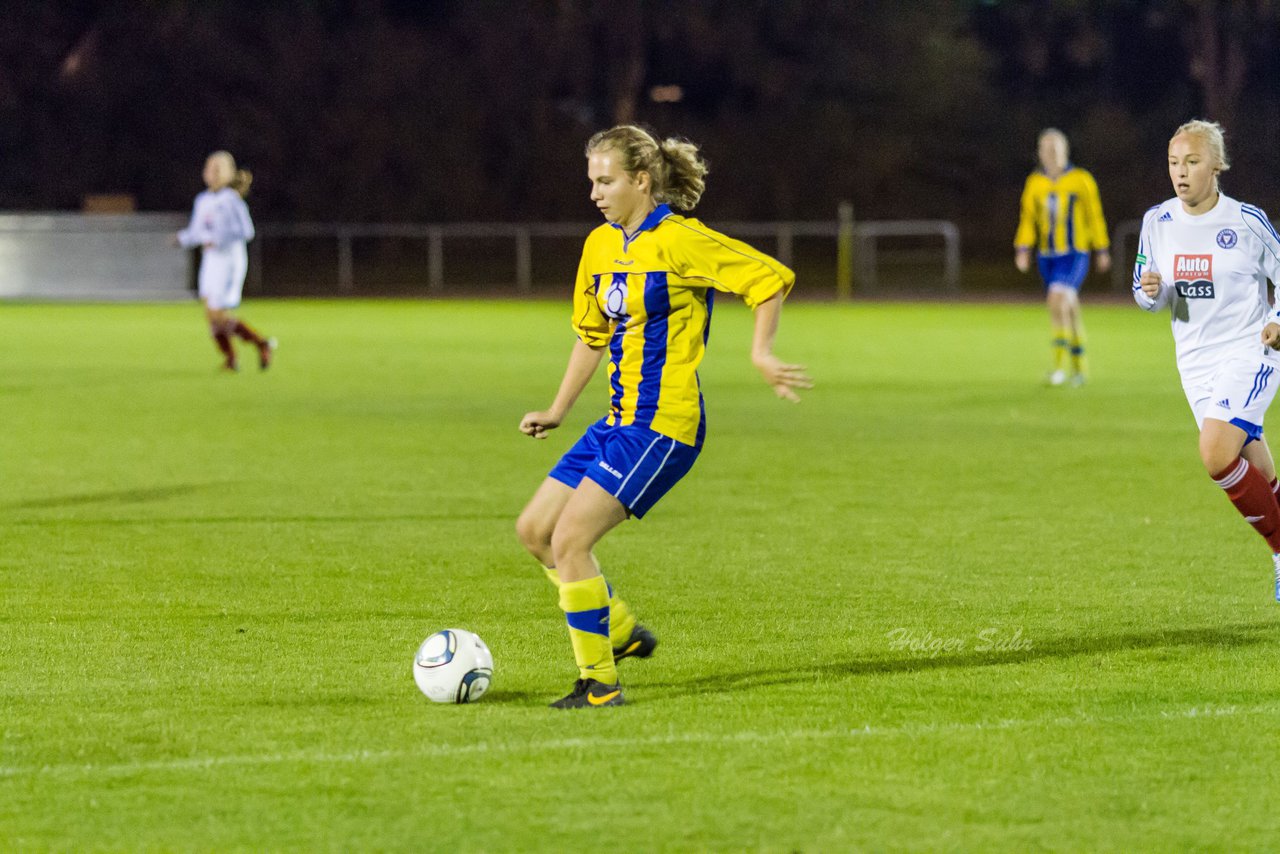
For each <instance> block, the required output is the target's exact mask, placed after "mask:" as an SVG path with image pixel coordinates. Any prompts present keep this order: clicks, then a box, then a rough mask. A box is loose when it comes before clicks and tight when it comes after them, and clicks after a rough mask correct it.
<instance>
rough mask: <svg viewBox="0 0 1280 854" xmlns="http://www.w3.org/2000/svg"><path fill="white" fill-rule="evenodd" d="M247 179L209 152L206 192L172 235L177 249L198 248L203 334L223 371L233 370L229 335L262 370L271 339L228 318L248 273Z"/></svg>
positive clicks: (225, 158)
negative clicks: (251, 351)
mask: <svg viewBox="0 0 1280 854" xmlns="http://www.w3.org/2000/svg"><path fill="white" fill-rule="evenodd" d="M252 181H253V176H252V175H250V174H249V172H247V171H246V170H244V169H237V168H236V162H235V159H234V158H232V156H231V155H230V153H228V152H226V151H215V152H214V153H213V154H210V155H209V157H208V159H207V160H206V161H205V164H204V182H205V186H207V187H208V188H209V189H207V190H205V191H204V192H202V193H200V195H198V196H196V200H195V204H194V205H193V206H192V209H191V223H190V225H188V226H187V227H186V228H185V229H183V230H182V231H180V232H178V235H177V242H178V244H179V245H180V246H184V247H186V248H188V249H194V248H195V247H197V246H199V247H201V249H202V252H201V258H200V274H199V294H200V299H201V301H202V302H203V303H204V306H205V318H206V319H207V320H208V321H209V332H210V334H211V335H212V336H213V340H214V342H215V343H216V344H217V346H218V349H219V351H221V352H222V355H223V360H224V361H223V365H222V367H223V368H224V369H225V370H230V371H234V370H237V368H238V365H237V363H236V352H235V347H234V346H233V345H232V343H231V339H232V337H233V336H235V337H239V338H241V339H243V340H245V341H249V342H250V343H252V344H253V345H254V346H255V347H257V348H258V362H259V365H260V366H261V367H262V369H263V370H266V369H267V368H268V367H269V366H270V365H271V356H272V351H273V350H274V349H275V339H268V338H263V337H262V336H261V335H259V334H258V333H257V332H254V331H253V330H252V329H250V328H249V327H248V326H247V325H246V324H245V323H244V322H243V321H240V320H237V319H236V318H234V317H232V316H231V314H230V312H231V309H233V308H236V307H238V306H239V305H240V295H241V291H242V290H243V288H244V277H245V274H246V273H247V272H248V269H249V252H248V249H247V244H248V242H249V241H250V240H252V239H253V237H254V229H253V219H252V217H250V216H249V208H248V206H247V205H246V204H245V203H244V196H245V194H246V193H248V192H249V185H250V183H251V182H252Z"/></svg>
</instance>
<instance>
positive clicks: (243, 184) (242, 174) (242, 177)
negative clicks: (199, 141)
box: [208, 151, 253, 199]
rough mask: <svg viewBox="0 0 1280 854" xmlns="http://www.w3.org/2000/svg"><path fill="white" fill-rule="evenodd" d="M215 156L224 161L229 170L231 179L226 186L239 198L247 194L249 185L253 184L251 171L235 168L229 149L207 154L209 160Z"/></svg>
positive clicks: (234, 161)
mask: <svg viewBox="0 0 1280 854" xmlns="http://www.w3.org/2000/svg"><path fill="white" fill-rule="evenodd" d="M214 158H217V159H218V160H222V161H224V162H225V163H226V164H227V166H228V167H229V171H230V172H231V180H229V181H227V186H228V187H230V188H231V189H233V190H235V191H236V192H237V193H239V194H240V198H242V199H243V198H245V197H246V196H248V195H249V187H250V185H252V184H253V173H252V172H250V171H249V170H248V169H237V168H236V159H235V158H234V157H232V156H231V152H230V151H215V152H213V154H210V155H209V158H208V159H209V160H213V159H214Z"/></svg>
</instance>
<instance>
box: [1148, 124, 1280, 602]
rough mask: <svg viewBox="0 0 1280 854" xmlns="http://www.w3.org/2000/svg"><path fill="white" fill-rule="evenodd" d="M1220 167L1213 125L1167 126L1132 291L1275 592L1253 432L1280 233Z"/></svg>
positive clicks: (1263, 467)
mask: <svg viewBox="0 0 1280 854" xmlns="http://www.w3.org/2000/svg"><path fill="white" fill-rule="evenodd" d="M1229 165H1230V164H1229V163H1228V162H1227V151H1226V146H1225V144H1224V142H1223V136H1222V128H1221V127H1220V126H1219V125H1218V124H1216V123H1214V122H1205V121H1199V120H1196V121H1190V122H1187V123H1186V124H1184V125H1183V126H1182V127H1180V128H1178V130H1177V132H1176V133H1174V135H1173V139H1171V140H1170V141H1169V178H1170V180H1171V181H1172V182H1173V191H1174V194H1175V198H1172V199H1169V200H1168V201H1166V202H1163V203H1161V204H1159V205H1156V206H1155V207H1153V208H1151V209H1150V210H1148V211H1147V213H1146V215H1145V216H1144V217H1143V219H1142V234H1141V237H1140V238H1139V244H1138V257H1137V262H1136V263H1135V265H1134V269H1133V298H1134V299H1135V300H1136V301H1137V303H1138V305H1139V306H1141V307H1142V308H1144V309H1146V310H1147V311H1157V310H1159V309H1162V308H1166V307H1167V308H1168V309H1169V313H1170V316H1171V317H1172V319H1173V341H1174V349H1175V351H1176V353H1177V362H1178V373H1179V374H1180V375H1181V377H1182V389H1183V391H1184V392H1185V393H1186V395H1187V402H1188V403H1189V404H1191V412H1192V413H1193V414H1194V415H1195V418H1196V424H1197V425H1198V426H1199V428H1200V459H1201V461H1202V462H1203V463H1204V467H1205V469H1206V470H1208V472H1209V475H1210V476H1211V477H1212V478H1213V480H1214V482H1215V483H1216V484H1218V486H1220V487H1222V489H1223V490H1224V491H1226V493H1227V497H1228V498H1230V499H1231V503H1232V504H1234V505H1235V506H1236V509H1237V510H1239V511H1240V514H1241V515H1242V516H1244V518H1245V519H1246V520H1247V521H1248V522H1249V524H1251V525H1253V527H1254V529H1255V530H1257V532H1258V533H1259V534H1261V535H1262V536H1263V538H1265V539H1266V541H1267V544H1268V545H1269V546H1271V551H1272V553H1273V555H1274V557H1273V559H1272V560H1273V563H1274V565H1275V572H1276V588H1275V595H1276V599H1277V601H1280V505H1278V504H1277V503H1276V495H1275V493H1276V488H1277V483H1276V471H1275V463H1274V462H1272V459H1271V451H1270V449H1268V447H1267V441H1266V438H1265V437H1264V436H1263V435H1262V417H1263V415H1265V414H1266V411H1267V407H1268V406H1269V405H1270V404H1271V399H1272V398H1273V397H1275V393H1276V383H1275V382H1272V380H1273V378H1274V374H1275V372H1276V368H1277V367H1280V355H1278V354H1277V353H1276V350H1275V349H1273V348H1276V347H1280V314H1278V313H1277V312H1275V311H1273V310H1272V308H1271V306H1270V304H1269V303H1268V301H1267V279H1271V281H1272V283H1280V236H1278V235H1277V234H1276V231H1275V229H1274V228H1272V226H1271V220H1269V219H1267V215H1266V214H1265V213H1263V212H1262V211H1261V210H1259V209H1258V208H1256V207H1254V206H1253V205H1247V204H1244V203H1242V202H1238V201H1236V200H1235V199H1233V198H1230V197H1228V196H1225V195H1223V194H1222V192H1221V191H1220V190H1219V189H1218V176H1219V175H1221V174H1222V173H1223V172H1225V171H1227V169H1228V168H1229ZM1166 277H1167V278H1166Z"/></svg>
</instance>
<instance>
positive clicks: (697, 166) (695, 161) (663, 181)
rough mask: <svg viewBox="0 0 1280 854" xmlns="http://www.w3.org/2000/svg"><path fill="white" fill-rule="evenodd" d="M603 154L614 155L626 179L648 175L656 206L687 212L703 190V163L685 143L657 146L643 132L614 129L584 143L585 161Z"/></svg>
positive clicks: (672, 141)
mask: <svg viewBox="0 0 1280 854" xmlns="http://www.w3.org/2000/svg"><path fill="white" fill-rule="evenodd" d="M605 150H609V151H616V152H617V153H618V155H619V156H620V164H621V166H622V169H623V171H625V172H626V173H627V174H628V175H635V174H636V173H638V172H648V173H649V180H650V181H651V182H652V184H653V199H654V201H656V202H661V203H665V204H669V205H671V206H672V207H674V208H679V209H680V210H682V211H691V210H693V209H694V208H695V207H697V205H698V201H699V200H700V199H701V198H702V193H703V191H704V190H706V188H707V181H706V177H707V172H708V171H709V169H708V166H707V161H706V160H704V159H703V157H702V154H701V153H700V152H699V151H698V146H697V145H695V144H694V143H692V142H689V141H688V140H685V139H677V138H675V137H669V138H667V139H664V140H662V141H661V142H659V141H658V139H657V137H656V136H655V135H654V134H652V133H650V132H649V131H648V130H646V129H645V128H642V127H638V126H636V125H618V126H617V127H614V128H610V129H609V130H603V131H600V132H599V133H597V134H595V135H594V136H592V137H591V139H589V140H588V141H587V146H586V153H587V156H588V157H589V156H591V154H593V153H595V152H597V151H605Z"/></svg>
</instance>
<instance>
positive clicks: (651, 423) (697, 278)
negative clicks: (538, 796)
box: [516, 125, 811, 709]
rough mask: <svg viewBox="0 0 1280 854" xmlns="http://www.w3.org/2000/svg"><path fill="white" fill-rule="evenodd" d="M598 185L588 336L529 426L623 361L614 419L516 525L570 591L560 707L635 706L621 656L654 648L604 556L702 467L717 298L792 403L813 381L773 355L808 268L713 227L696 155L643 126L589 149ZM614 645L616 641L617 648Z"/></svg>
mask: <svg viewBox="0 0 1280 854" xmlns="http://www.w3.org/2000/svg"><path fill="white" fill-rule="evenodd" d="M586 155H587V178H588V179H589V180H590V182H591V201H593V202H594V203H595V205H596V207H597V208H599V210H600V212H601V213H602V214H603V215H604V218H605V220H606V222H605V224H604V225H601V226H600V227H599V228H597V229H595V230H594V231H592V232H591V234H590V235H589V236H588V237H587V241H586V245H585V246H584V248H583V251H582V260H581V262H580V264H579V266H578V278H577V284H576V285H575V288H574V297H573V328H574V331H575V332H576V333H577V337H578V340H577V341H575V342H574V345H573V350H572V352H571V354H570V356H569V365H568V368H567V369H566V370H565V374H564V379H563V380H562V381H561V383H560V389H559V391H558V392H557V393H556V396H555V400H554V401H553V402H552V404H551V406H550V408H548V409H546V410H543V411H538V412H530V413H528V414H526V415H525V416H524V418H523V419H521V421H520V431H521V432H522V433H524V434H525V435H527V436H532V437H533V438H535V439H544V438H546V436H547V432H548V431H550V430H553V429H555V428H556V427H558V426H560V423H561V422H562V421H563V420H564V418H565V416H566V415H567V414H568V412H569V410H570V408H571V407H572V406H573V404H574V402H575V401H576V400H577V399H578V395H579V394H580V393H581V392H582V390H583V389H584V388H585V387H586V385H587V383H588V382H589V381H590V379H591V376H592V374H593V373H594V372H595V370H596V368H597V367H598V366H599V364H600V362H601V360H602V359H603V358H604V355H605V353H606V351H607V352H608V354H609V368H608V375H609V388H610V394H611V397H610V401H609V414H608V415H606V416H605V417H604V418H602V419H600V420H599V421H597V422H596V423H595V424H593V425H592V426H591V427H590V428H588V429H587V432H586V434H585V435H583V437H582V438H581V439H579V440H578V442H577V444H575V445H574V446H573V447H572V448H570V449H569V451H568V452H567V453H566V454H565V455H564V456H563V457H561V459H560V461H559V463H557V464H556V466H555V467H554V468H553V469H552V470H551V473H550V474H549V476H548V477H547V479H546V480H545V481H544V482H543V483H542V485H541V486H540V487H539V488H538V490H537V492H535V493H534V496H533V498H532V499H531V500H530V501H529V504H528V505H527V506H526V507H525V508H524V511H523V512H522V513H521V514H520V518H519V520H518V521H517V523H516V530H517V533H518V534H519V536H520V540H521V542H522V543H523V544H524V546H525V548H527V549H528V550H529V551H530V552H531V553H532V554H533V556H534V557H536V558H537V559H538V560H539V561H541V562H542V564H543V565H544V566H545V567H547V574H548V577H549V578H551V580H552V581H554V582H556V583H557V585H558V587H559V590H560V607H561V608H562V609H563V610H564V612H565V617H566V619H567V620H568V623H569V637H570V640H571V642H572V645H573V651H574V657H575V658H576V659H577V664H578V673H579V677H580V678H579V679H578V680H577V682H576V683H575V684H574V688H573V691H572V692H570V693H569V695H568V696H566V697H564V698H562V699H560V700H557V701H556V702H554V703H552V704H551V705H552V706H553V707H555V708H560V709H569V708H588V707H591V706H614V705H619V704H621V703H622V689H621V687H620V685H619V683H618V671H617V668H616V666H615V662H616V660H617V659H619V658H622V657H625V656H628V655H637V656H648V655H649V654H650V653H651V652H652V651H653V646H654V644H656V640H655V639H654V638H653V636H652V635H651V634H650V633H648V632H647V631H645V630H644V628H643V627H641V626H639V625H638V624H637V623H636V621H635V617H634V616H633V615H632V614H631V613H630V610H629V609H628V608H627V607H626V605H625V603H623V602H622V600H620V599H618V598H617V596H615V595H613V591H612V590H611V589H610V587H609V585H608V584H606V583H605V580H604V578H603V577H602V576H601V574H600V567H599V565H598V564H597V563H596V560H595V557H594V556H593V554H592V549H593V548H594V547H595V544H596V543H597V542H599V541H600V539H601V538H602V537H603V536H604V535H605V534H607V533H608V532H609V531H610V530H612V529H613V528H614V527H615V526H616V525H618V524H619V523H621V522H622V521H624V520H625V519H626V518H627V517H629V516H635V517H636V518H640V517H642V516H644V514H645V513H646V512H647V511H648V510H649V508H650V507H652V506H653V505H654V504H655V503H656V502H657V501H658V499H660V498H661V497H662V496H663V495H665V494H666V493H667V491H668V490H670V489H671V487H673V486H675V484H676V482H677V481H679V480H680V478H682V477H684V475H685V474H686V473H687V472H688V471H689V469H690V468H691V467H692V466H693V463H694V461H695V460H696V459H697V458H698V453H699V451H700V450H701V448H702V439H703V434H704V432H705V428H706V422H705V419H704V413H703V402H702V394H701V392H700V389H699V383H698V375H697V368H698V364H699V363H700V362H701V361H702V356H703V353H704V351H705V347H706V342H707V336H708V333H709V331H710V321H711V307H712V302H713V299H712V298H713V295H714V292H715V291H717V290H719V291H725V292H728V293H732V294H737V295H738V296H740V297H742V299H743V300H744V301H745V302H746V303H747V304H748V305H750V306H751V307H752V308H753V309H754V310H755V333H754V337H753V340H752V348H751V358H752V361H753V363H754V364H755V366H756V368H757V369H759V371H760V373H761V374H762V375H763V376H764V380H765V382H767V383H768V384H769V385H771V386H773V389H774V391H775V392H776V393H777V394H778V396H779V397H782V398H785V399H787V400H792V401H796V400H799V398H798V397H797V395H796V391H795V390H796V389H800V388H809V387H811V383H810V381H809V378H808V377H807V376H806V375H805V372H804V368H803V367H802V366H800V365H791V364H786V363H784V362H782V361H781V360H780V359H778V357H777V356H775V355H774V354H773V339H774V336H775V334H776V333H777V329H778V317H779V313H780V312H781V309H782V300H783V298H784V297H785V296H786V294H787V293H788V292H789V291H790V290H791V286H792V284H793V283H794V282H795V274H793V273H792V272H791V271H790V270H788V269H787V268H786V267H784V266H782V265H781V264H779V263H778V262H777V261H775V260H774V259H772V258H770V257H768V256H767V255H764V254H763V253H761V252H758V251H756V250H755V249H753V248H752V247H750V246H748V245H747V244H745V243H742V242H740V241H737V240H733V239H731V238H728V237H725V236H724V235H723V234H719V233H718V232H715V231H712V230H711V229H709V228H707V227H706V226H705V225H703V224H702V223H701V222H699V221H698V220H696V219H691V218H687V217H684V216H680V215H678V214H675V213H673V212H672V210H671V208H672V207H676V208H679V209H681V210H684V211H689V210H692V209H693V208H694V206H696V205H697V204H698V200H699V198H700V197H701V196H702V191H703V189H704V187H705V181H704V177H705V175H706V173H707V166H706V163H705V162H704V161H703V160H702V158H701V156H700V155H699V153H698V149H697V147H696V146H695V145H693V144H691V143H689V142H684V141H680V140H677V139H666V140H662V141H659V140H658V139H656V138H655V137H654V136H653V135H651V134H650V133H649V132H648V131H646V130H644V129H642V128H638V127H634V126H629V125H624V126H619V127H615V128H613V129H611V130H607V131H602V132H600V133H597V134H596V135H595V136H593V137H592V138H591V139H590V141H589V142H588V143H587V147H586ZM611 639H612V640H611Z"/></svg>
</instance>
